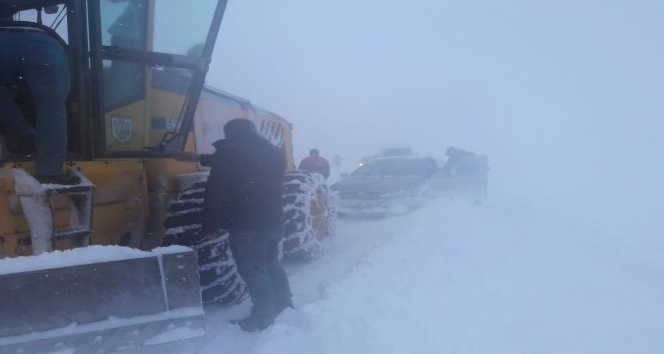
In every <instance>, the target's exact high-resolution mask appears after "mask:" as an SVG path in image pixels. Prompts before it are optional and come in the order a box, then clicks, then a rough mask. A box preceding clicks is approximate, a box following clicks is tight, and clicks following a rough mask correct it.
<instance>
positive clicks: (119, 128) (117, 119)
mask: <svg viewBox="0 0 664 354" xmlns="http://www.w3.org/2000/svg"><path fill="white" fill-rule="evenodd" d="M133 126H134V120H133V119H132V118H131V117H129V116H111V127H112V131H113V138H115V140H117V141H119V142H121V143H126V142H128V141H129V140H131V135H132V131H133Z"/></svg>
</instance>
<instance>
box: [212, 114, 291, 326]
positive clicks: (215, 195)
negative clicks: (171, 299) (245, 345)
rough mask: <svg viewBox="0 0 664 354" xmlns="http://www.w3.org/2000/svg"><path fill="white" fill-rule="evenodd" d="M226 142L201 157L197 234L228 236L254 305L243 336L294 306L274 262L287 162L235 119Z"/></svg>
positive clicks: (226, 130) (242, 121)
mask: <svg viewBox="0 0 664 354" xmlns="http://www.w3.org/2000/svg"><path fill="white" fill-rule="evenodd" d="M224 134H225V135H226V139H225V140H222V141H219V142H218V143H215V144H214V145H215V147H216V151H215V153H214V154H213V155H211V156H209V155H207V156H206V155H202V156H201V157H202V159H201V163H205V164H209V165H210V167H211V169H210V176H209V178H208V182H207V187H206V190H205V200H204V203H203V223H202V232H203V234H204V235H206V237H208V238H214V237H216V236H217V235H219V234H220V230H228V231H229V233H230V246H231V252H232V253H233V256H234V258H235V262H236V264H237V268H238V272H239V273H240V276H241V277H242V278H243V279H244V281H245V282H246V283H247V290H248V291H249V295H250V296H251V299H252V301H253V306H252V309H251V314H250V315H249V317H247V318H245V319H242V320H240V321H238V324H239V325H240V326H241V327H242V329H243V330H245V331H256V330H263V329H265V328H267V327H268V326H270V325H271V324H272V323H273V322H274V319H275V318H276V316H277V315H278V314H279V313H280V312H281V311H282V310H284V309H285V308H287V307H293V303H292V301H291V292H290V285H289V282H288V277H287V276H286V272H285V271H284V269H283V267H282V266H281V263H280V261H279V256H278V254H279V242H280V241H281V239H282V237H283V221H284V215H283V202H282V194H283V175H284V171H285V170H286V157H285V154H284V152H283V150H281V149H280V148H278V147H276V146H274V145H272V144H271V143H270V142H269V141H268V140H267V139H265V138H263V137H261V136H260V135H258V133H257V131H256V126H255V125H254V123H253V122H251V121H249V120H247V119H243V118H238V119H233V120H231V121H229V122H228V123H226V125H224Z"/></svg>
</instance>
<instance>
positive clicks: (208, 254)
mask: <svg viewBox="0 0 664 354" xmlns="http://www.w3.org/2000/svg"><path fill="white" fill-rule="evenodd" d="M205 184H206V182H205V181H203V182H198V183H196V184H194V185H193V186H192V187H190V188H188V189H186V190H184V191H182V192H180V193H179V194H178V195H177V196H176V197H175V198H174V199H173V200H172V201H171V203H170V213H169V215H168V216H167V217H166V220H165V221H164V226H165V228H166V234H165V236H164V242H163V245H164V246H170V245H182V246H188V247H191V248H193V249H195V250H196V251H197V252H198V270H199V272H200V277H201V281H200V282H201V296H202V299H203V303H217V304H225V303H233V302H236V301H238V300H240V299H241V298H242V296H243V295H244V293H245V290H246V285H245V283H244V281H243V280H242V278H241V277H240V274H239V273H238V272H237V267H236V265H235V260H234V259H233V255H232V254H231V250H230V244H229V241H228V234H224V235H220V236H219V237H218V238H216V239H214V240H206V239H204V238H203V237H202V235H201V232H200V231H201V222H202V220H203V208H202V204H203V196H204V192H205Z"/></svg>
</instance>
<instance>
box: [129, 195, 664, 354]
mask: <svg viewBox="0 0 664 354" xmlns="http://www.w3.org/2000/svg"><path fill="white" fill-rule="evenodd" d="M658 242H660V243H656V242H655V241H652V240H650V242H642V241H638V240H635V241H634V242H632V243H630V242H629V239H628V241H625V238H621V237H616V236H615V235H611V234H608V233H605V232H603V231H601V229H598V228H596V227H594V226H591V225H583V224H580V223H578V222H571V221H566V220H562V219H560V218H556V217H551V216H546V214H545V213H537V212H534V211H533V210H529V209H527V208H515V207H508V206H505V205H497V204H493V205H491V204H490V205H487V206H471V205H468V204H466V203H463V202H459V201H451V200H446V199H441V200H436V201H434V202H433V203H432V204H431V205H429V206H427V207H426V208H423V209H421V210H419V211H416V212H414V213H412V214H409V215H403V216H399V217H393V218H386V219H382V220H368V221H359V220H341V221H340V225H339V235H338V237H337V238H336V239H334V240H333V241H332V243H331V244H330V248H329V251H328V253H327V254H326V255H325V256H324V257H322V258H321V259H318V260H316V261H314V262H313V263H309V264H287V271H288V272H289V275H290V278H291V283H292V287H293V293H294V301H295V304H296V306H297V309H296V310H288V311H286V312H284V313H283V314H282V315H281V316H280V317H279V318H278V319H277V321H276V323H275V325H274V326H272V327H271V328H269V329H268V330H266V331H264V332H262V333H249V334H248V333H243V332H242V331H241V330H240V329H239V327H237V326H234V325H231V324H229V323H228V320H229V319H231V318H236V317H241V316H244V315H246V313H247V312H248V310H249V304H248V303H243V304H241V305H237V306H231V307H224V308H208V309H207V312H208V316H207V319H208V336H207V337H205V338H204V339H202V340H197V341H190V342H185V343H179V344H176V345H173V344H171V345H168V346H165V347H160V348H156V347H155V348H153V349H146V348H144V349H143V350H142V351H140V353H151V352H155V353H156V352H159V353H162V354H163V353H164V352H169V353H174V354H175V353H178V354H179V353H186V352H192V353H199V354H212V353H270V354H274V353H288V354H300V353H302V354H304V353H306V354H311V353H358V354H360V353H361V354H367V353H494V354H495V353H509V354H514V353H564V354H571V353H579V354H581V353H584V354H587V353H598V354H600V353H601V354H608V353H616V354H618V353H620V354H623V353H652V354H655V353H660V352H661V348H664V282H663V281H662V278H664V276H663V274H664V261H662V259H661V258H660V259H659V260H657V259H656V258H655V257H650V258H649V259H647V260H644V261H641V260H640V258H639V257H640V256H641V255H647V254H653V252H652V251H653V249H655V250H662V242H664V241H661V240H660V241H658ZM640 247H642V248H640ZM645 247H647V249H646V248H645Z"/></svg>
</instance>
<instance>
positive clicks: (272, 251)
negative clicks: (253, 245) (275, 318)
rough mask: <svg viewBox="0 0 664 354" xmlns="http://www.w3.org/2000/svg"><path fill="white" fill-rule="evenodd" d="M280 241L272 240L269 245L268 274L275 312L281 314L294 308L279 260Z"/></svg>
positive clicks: (288, 284) (288, 285) (286, 279)
mask: <svg viewBox="0 0 664 354" xmlns="http://www.w3.org/2000/svg"><path fill="white" fill-rule="evenodd" d="M279 243H280V240H278V239H276V240H275V239H270V240H269V245H268V265H267V267H268V268H267V269H268V273H269V274H270V279H271V280H272V291H273V294H274V299H275V312H276V313H277V314H279V313H280V312H281V311H283V310H285V309H286V308H288V307H291V308H293V307H294V306H293V300H292V299H291V298H292V296H293V295H292V293H291V289H290V283H289V282H288V276H287V275H286V271H285V270H284V267H283V266H282V264H281V261H280V260H279Z"/></svg>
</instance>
